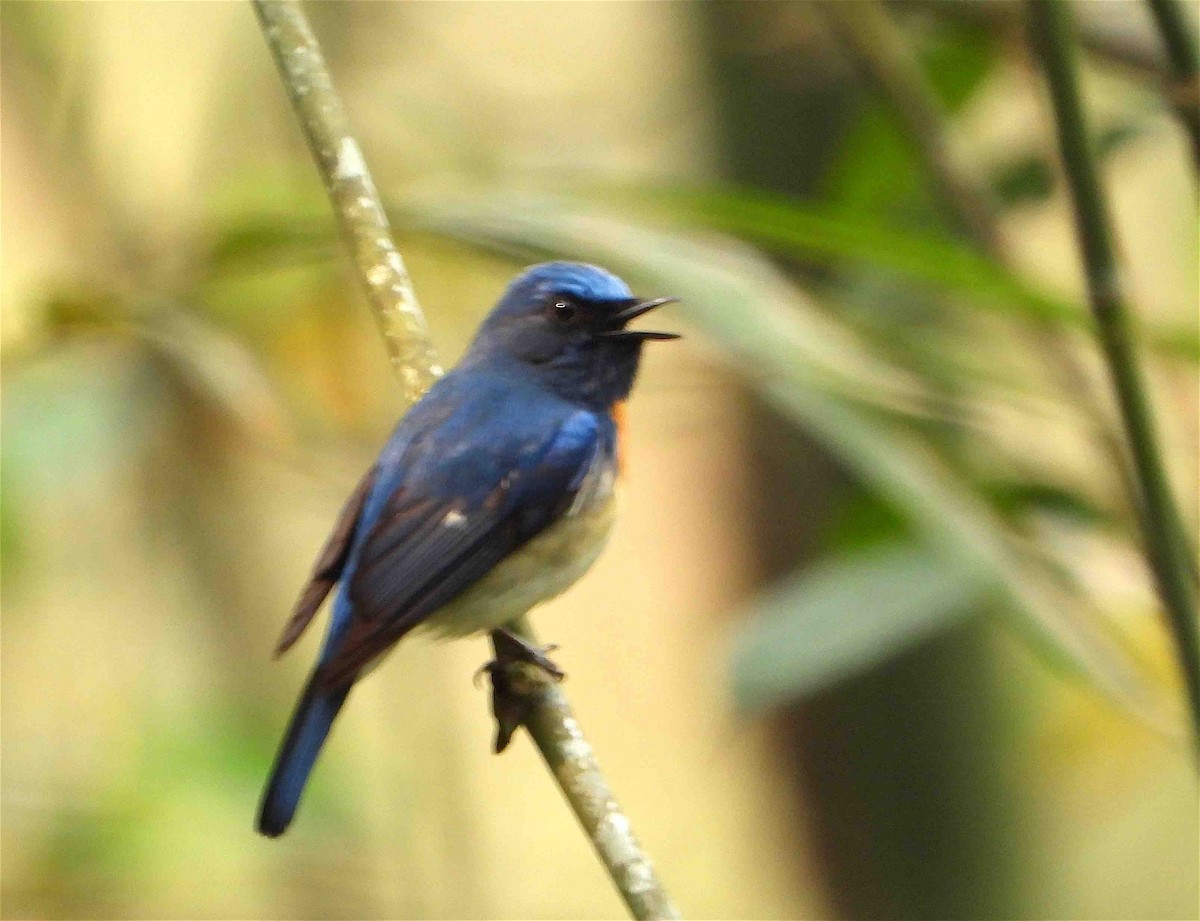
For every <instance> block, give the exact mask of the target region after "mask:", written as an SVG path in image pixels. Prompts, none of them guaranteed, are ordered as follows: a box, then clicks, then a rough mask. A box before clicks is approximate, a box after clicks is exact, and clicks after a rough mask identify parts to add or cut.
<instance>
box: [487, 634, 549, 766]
mask: <svg viewBox="0 0 1200 921" xmlns="http://www.w3.org/2000/svg"><path fill="white" fill-rule="evenodd" d="M492 646H493V647H494V648H495V650H496V657H495V658H494V659H492V660H491V661H490V662H487V663H485V664H484V665H483V666H482V667H481V668H480V669H479V670H478V671H477V672H476V673H475V681H476V683H478V681H479V678H480V676H482V675H484V674H486V675H487V676H488V677H489V678H491V680H492V715H493V716H494V717H495V719H496V742H495V746H494V749H495V752H496V754H499V753H500V752H502V751H504V749H506V748H507V747H508V743H509V742H510V741H512V737H513V733H515V732H516V731H517V727H519V726H520V725H521V723H522V722H524V720H525V716H526V714H527V712H528V710H529V706H530V703H531V701H532V700H533V698H534V696H536V694H537V692H538V691H539V690H541V689H542V688H544V687H545V686H546V685H547V684H548V683H549V684H553V683H557V682H559V681H562V680H563V678H565V677H566V675H565V674H564V673H563V671H562V669H560V668H559V667H558V666H557V665H555V664H554V662H553V661H552V660H551V659H550V658H549V656H548V655H547V654H548V653H551V652H553V651H554V650H555V649H557V648H558V647H557V646H555V645H553V644H552V645H549V646H537V645H534V644H533V643H531V642H529V641H528V640H526V639H525V638H524V637H521V636H518V635H517V634H515V633H513V632H512V631H511V630H507V629H504V628H501V629H499V630H493V631H492Z"/></svg>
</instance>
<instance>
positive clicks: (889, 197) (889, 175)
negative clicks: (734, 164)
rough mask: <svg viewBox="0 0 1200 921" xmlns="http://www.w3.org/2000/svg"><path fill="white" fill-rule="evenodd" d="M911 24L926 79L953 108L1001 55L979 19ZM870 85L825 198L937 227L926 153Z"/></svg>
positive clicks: (948, 108) (837, 205)
mask: <svg viewBox="0 0 1200 921" xmlns="http://www.w3.org/2000/svg"><path fill="white" fill-rule="evenodd" d="M904 31H905V33H906V35H911V36H912V38H913V39H914V41H912V44H913V45H914V46H915V47H917V49H918V52H917V57H918V62H919V63H920V65H921V70H922V72H923V73H924V76H925V79H926V80H927V81H928V83H929V86H930V88H931V89H932V90H933V92H934V93H935V94H936V96H937V99H938V102H939V103H940V105H941V107H942V108H944V109H945V111H946V112H947V113H953V112H955V111H957V110H958V109H960V108H961V107H962V106H963V104H964V103H966V101H967V100H968V99H970V98H971V96H972V95H974V93H975V91H976V90H977V89H978V88H979V87H980V86H982V85H983V82H984V80H985V79H986V78H987V76H988V74H989V73H990V72H991V71H992V69H993V67H994V65H995V63H996V61H997V54H996V42H995V41H993V38H994V36H993V35H991V34H990V33H988V32H987V31H986V30H982V29H979V28H977V27H975V26H973V25H967V24H963V23H952V22H948V21H942V22H940V23H938V24H937V26H936V27H935V28H934V29H932V30H921V31H918V30H912V29H909V30H904ZM867 83H868V84H869V83H870V81H867ZM867 89H868V95H869V101H868V104H867V105H866V106H865V107H864V110H863V112H862V115H861V118H860V119H859V122H858V124H857V125H856V126H855V127H854V129H853V130H852V131H851V132H850V134H849V137H848V138H847V139H846V142H845V144H844V145H843V146H842V149H841V152H840V156H839V157H838V158H837V161H836V162H835V164H834V167H833V169H832V170H831V171H830V175H829V181H828V183H827V185H828V189H827V190H826V195H825V197H826V198H827V199H828V200H830V201H831V202H832V203H833V205H834V207H835V208H837V209H838V210H839V211H848V212H860V213H862V212H870V213H873V214H888V215H893V216H896V217H900V218H903V219H905V220H904V222H905V223H906V224H909V223H911V224H912V225H914V226H916V227H922V226H929V225H933V226H936V225H937V223H938V221H939V215H938V211H937V209H936V208H935V207H934V204H933V202H932V200H931V197H930V195H929V193H928V179H927V177H926V172H927V171H926V168H925V164H924V162H923V161H922V158H921V156H920V154H919V152H918V151H917V150H916V148H915V147H914V145H913V143H912V140H911V138H910V137H908V136H907V134H906V132H905V130H904V128H903V127H902V125H901V124H900V122H898V121H897V117H896V115H895V113H894V112H893V111H892V110H891V107H890V106H889V105H888V104H887V103H886V102H885V101H883V100H881V99H879V98H878V88H877V87H876V86H870V85H868V86H867ZM909 218H911V220H909Z"/></svg>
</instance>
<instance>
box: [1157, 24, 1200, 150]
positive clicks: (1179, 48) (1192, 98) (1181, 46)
mask: <svg viewBox="0 0 1200 921" xmlns="http://www.w3.org/2000/svg"><path fill="white" fill-rule="evenodd" d="M1148 3H1149V4H1150V12H1151V13H1152V14H1153V15H1154V21H1155V23H1156V24H1157V25H1158V31H1159V32H1161V33H1162V39H1163V44H1164V45H1165V46H1166V49H1167V60H1168V61H1169V62H1170V65H1171V76H1172V78H1173V82H1172V83H1171V84H1170V96H1171V101H1172V102H1173V103H1174V104H1175V111H1176V112H1177V113H1178V114H1179V120H1180V121H1182V122H1183V126H1184V128H1185V129H1186V130H1187V133H1188V135H1189V136H1190V137H1191V140H1192V157H1193V158H1194V159H1195V161H1196V167H1197V169H1200V45H1198V43H1197V41H1196V25H1195V23H1192V22H1189V21H1188V16H1187V13H1186V12H1185V11H1184V9H1183V4H1181V3H1179V0H1148Z"/></svg>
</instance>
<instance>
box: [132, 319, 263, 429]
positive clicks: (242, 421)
mask: <svg viewBox="0 0 1200 921" xmlns="http://www.w3.org/2000/svg"><path fill="white" fill-rule="evenodd" d="M134 331H135V334H136V335H137V336H138V337H139V338H140V339H141V340H142V341H143V342H145V343H146V344H147V345H148V346H149V347H150V348H151V349H152V350H153V352H154V354H155V355H157V356H158V357H159V358H161V359H163V360H164V361H166V362H167V365H168V367H169V368H170V369H172V370H173V371H175V372H177V373H178V375H179V378H180V380H181V381H182V382H183V383H184V384H186V385H187V387H188V388H189V389H190V390H191V391H192V392H193V393H194V394H196V395H197V396H198V397H200V398H201V399H203V400H204V401H205V402H206V403H208V404H210V405H212V406H213V407H215V408H216V409H217V410H218V412H219V413H220V414H221V415H222V416H224V417H225V418H227V419H229V420H230V421H232V422H233V423H234V425H235V426H236V427H237V428H239V429H241V430H243V431H244V432H246V433H247V434H249V435H250V436H251V437H252V438H253V439H255V440H260V439H261V440H264V441H267V442H275V443H279V442H281V441H282V440H284V438H285V435H286V432H287V422H286V413H285V412H284V410H283V408H282V407H281V405H280V403H279V400H278V398H277V396H276V394H275V391H274V390H273V389H272V387H271V383H270V381H269V379H268V378H267V375H266V373H265V372H264V371H263V369H262V368H261V367H260V365H259V363H258V360H257V359H256V358H255V356H254V355H253V354H252V353H251V352H250V351H248V350H247V349H246V348H245V347H244V346H243V345H242V344H241V343H240V342H239V341H238V340H237V339H234V338H233V337H232V336H229V335H228V334H226V333H225V332H224V331H222V330H220V329H219V328H217V327H215V326H212V325H210V324H207V323H204V322H203V321H201V320H199V319H197V318H196V317H194V316H192V315H190V314H186V313H184V312H182V311H178V310H164V311H161V312H159V313H157V314H155V315H154V316H152V317H151V318H149V320H147V321H146V322H144V323H141V324H138V325H137V326H135V327H134Z"/></svg>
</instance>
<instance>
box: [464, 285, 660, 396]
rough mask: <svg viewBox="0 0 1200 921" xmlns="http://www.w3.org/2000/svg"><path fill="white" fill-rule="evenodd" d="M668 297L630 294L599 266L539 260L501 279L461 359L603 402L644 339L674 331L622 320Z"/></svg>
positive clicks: (622, 384) (617, 388)
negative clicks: (504, 284) (503, 283)
mask: <svg viewBox="0 0 1200 921" xmlns="http://www.w3.org/2000/svg"><path fill="white" fill-rule="evenodd" d="M674 300H675V298H671V297H660V298H655V299H652V300H644V299H642V298H638V297H635V296H634V294H633V292H632V291H630V290H629V286H628V285H626V284H625V282H623V281H622V280H621V279H619V278H618V277H617V276H616V275H613V274H612V273H611V272H607V271H605V270H604V269H602V268H599V267H598V266H594V265H587V264H585V263H581V262H545V263H542V264H541V265H535V266H532V267H531V268H529V269H526V270H525V271H524V272H522V273H521V274H520V275H518V276H517V278H516V279H514V280H513V282H512V284H510V285H509V286H508V290H507V291H505V292H504V296H503V297H502V298H500V301H499V303H497V304H496V306H495V307H494V308H493V309H492V312H491V313H490V314H488V317H487V319H486V320H485V321H484V322H483V325H482V326H481V327H480V328H479V332H478V334H477V335H476V337H475V341H474V343H473V344H472V345H471V350H470V353H469V355H468V360H472V361H476V360H482V361H491V362H500V363H502V364H504V365H507V366H509V367H515V368H518V369H520V370H521V371H522V372H524V373H528V374H532V375H535V376H536V378H537V380H538V381H539V383H541V384H542V385H543V386H545V387H547V388H548V389H550V390H552V391H554V392H555V393H557V394H558V395H559V396H561V397H563V398H564V399H567V400H570V401H572V402H578V403H581V404H584V405H586V406H589V407H591V408H596V409H607V408H608V407H609V406H611V405H612V404H613V403H615V402H618V401H620V400H624V399H625V398H626V397H627V396H628V395H629V390H630V388H631V387H632V386H633V379H634V377H635V376H636V374H637V368H638V360H639V358H640V357H641V351H642V345H643V343H645V342H650V341H662V340H669V339H678V338H679V336H678V335H676V334H675V333H664V332H656V331H653V330H644V329H628V328H627V324H628V323H629V322H630V321H631V320H634V319H636V318H637V317H640V316H642V315H643V314H645V313H649V312H650V311H651V310H654V309H655V308H657V307H661V306H662V305H664V304H669V303H672V302H673V301H674Z"/></svg>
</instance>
